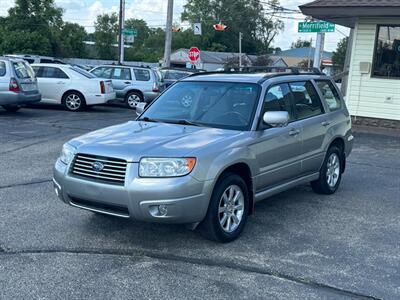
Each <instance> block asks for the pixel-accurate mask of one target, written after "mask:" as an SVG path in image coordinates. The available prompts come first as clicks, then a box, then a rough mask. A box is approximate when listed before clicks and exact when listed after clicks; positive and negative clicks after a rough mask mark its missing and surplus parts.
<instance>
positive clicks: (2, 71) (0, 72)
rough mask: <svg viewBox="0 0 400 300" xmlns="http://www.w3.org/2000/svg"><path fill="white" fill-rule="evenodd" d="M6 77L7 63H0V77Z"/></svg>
mask: <svg viewBox="0 0 400 300" xmlns="http://www.w3.org/2000/svg"><path fill="white" fill-rule="evenodd" d="M4 75H6V63H5V62H4V61H0V76H1V77H3V76H4Z"/></svg>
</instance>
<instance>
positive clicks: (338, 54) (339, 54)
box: [332, 37, 349, 70]
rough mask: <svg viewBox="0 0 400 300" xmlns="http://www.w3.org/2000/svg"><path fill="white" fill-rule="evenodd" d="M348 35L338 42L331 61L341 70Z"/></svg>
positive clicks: (344, 58)
mask: <svg viewBox="0 0 400 300" xmlns="http://www.w3.org/2000/svg"><path fill="white" fill-rule="evenodd" d="M348 41H349V38H348V37H345V38H343V39H341V40H340V41H339V43H338V46H337V49H336V51H335V52H333V55H332V62H333V65H334V66H338V67H339V68H340V69H341V70H343V69H344V62H345V60H346V52H347V43H348Z"/></svg>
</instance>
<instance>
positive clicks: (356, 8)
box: [299, 0, 400, 28]
mask: <svg viewBox="0 0 400 300" xmlns="http://www.w3.org/2000/svg"><path fill="white" fill-rule="evenodd" d="M299 8H300V10H301V11H302V13H303V14H305V15H307V16H312V17H313V18H315V19H318V20H324V21H329V22H332V23H336V24H340V25H343V26H347V27H353V28H354V26H355V24H356V22H357V19H358V18H359V17H365V18H368V17H369V18H384V17H396V18H397V17H400V0H317V1H313V2H310V3H307V4H304V5H301V6H299ZM394 8H395V9H394Z"/></svg>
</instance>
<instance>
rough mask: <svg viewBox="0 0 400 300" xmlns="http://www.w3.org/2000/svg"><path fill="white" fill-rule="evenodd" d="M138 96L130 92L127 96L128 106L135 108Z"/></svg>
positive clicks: (138, 99)
mask: <svg viewBox="0 0 400 300" xmlns="http://www.w3.org/2000/svg"><path fill="white" fill-rule="evenodd" d="M140 100H141V99H140V97H139V96H138V95H136V94H132V95H130V96H129V97H128V105H129V107H132V108H136V106H137V105H138V103H140Z"/></svg>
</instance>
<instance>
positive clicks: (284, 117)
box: [263, 111, 289, 127]
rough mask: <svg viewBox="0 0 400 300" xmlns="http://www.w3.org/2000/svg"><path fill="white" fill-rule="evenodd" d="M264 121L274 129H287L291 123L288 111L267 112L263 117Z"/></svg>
mask: <svg viewBox="0 0 400 300" xmlns="http://www.w3.org/2000/svg"><path fill="white" fill-rule="evenodd" d="M263 121H264V123H265V124H268V125H270V126H272V127H285V126H287V124H288V123H289V113H288V112H287V111H267V112H266V113H264V115H263Z"/></svg>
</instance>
